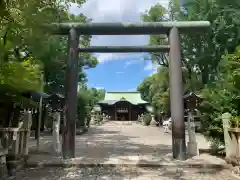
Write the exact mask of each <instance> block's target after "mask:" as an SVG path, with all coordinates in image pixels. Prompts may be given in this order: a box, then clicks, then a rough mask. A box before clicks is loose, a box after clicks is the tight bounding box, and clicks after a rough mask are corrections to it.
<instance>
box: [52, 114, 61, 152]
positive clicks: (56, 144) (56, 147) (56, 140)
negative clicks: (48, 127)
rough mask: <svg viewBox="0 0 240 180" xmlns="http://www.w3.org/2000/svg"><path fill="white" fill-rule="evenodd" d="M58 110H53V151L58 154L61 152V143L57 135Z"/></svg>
mask: <svg viewBox="0 0 240 180" xmlns="http://www.w3.org/2000/svg"><path fill="white" fill-rule="evenodd" d="M60 119H61V115H60V112H53V134H52V135H53V151H54V153H55V155H60V153H61V143H60V137H59V130H60Z"/></svg>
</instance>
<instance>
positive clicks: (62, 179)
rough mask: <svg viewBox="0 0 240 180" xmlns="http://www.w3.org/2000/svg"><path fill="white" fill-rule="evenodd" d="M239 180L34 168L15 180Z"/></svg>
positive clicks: (162, 171)
mask: <svg viewBox="0 0 240 180" xmlns="http://www.w3.org/2000/svg"><path fill="white" fill-rule="evenodd" d="M47 179H51V180H79V179H81V180H127V179H128V180H191V179H192V180H239V178H237V177H235V176H233V175H232V173H231V171H229V170H222V171H220V170H213V169H193V168H191V169H190V168H186V169H185V168H184V169H182V168H106V167H104V168H101V167H98V168H81V169H76V168H69V169H63V168H37V169H36V168H34V169H33V168H32V169H25V170H24V171H21V172H18V174H17V176H16V178H15V180H47Z"/></svg>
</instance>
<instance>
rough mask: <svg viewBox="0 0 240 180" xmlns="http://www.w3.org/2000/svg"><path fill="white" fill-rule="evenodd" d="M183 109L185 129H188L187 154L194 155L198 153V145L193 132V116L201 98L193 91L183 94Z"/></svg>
mask: <svg viewBox="0 0 240 180" xmlns="http://www.w3.org/2000/svg"><path fill="white" fill-rule="evenodd" d="M183 99H184V106H185V111H186V112H187V114H188V121H187V123H186V124H187V129H188V136H189V141H188V155H189V156H196V155H198V147H197V141H196V133H195V122H194V116H195V113H196V108H197V107H198V106H199V104H200V102H201V101H202V98H201V97H200V96H198V95H196V94H195V93H194V92H189V93H187V94H185V95H184V96H183Z"/></svg>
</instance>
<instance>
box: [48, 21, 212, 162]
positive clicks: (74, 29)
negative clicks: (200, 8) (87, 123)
mask: <svg viewBox="0 0 240 180" xmlns="http://www.w3.org/2000/svg"><path fill="white" fill-rule="evenodd" d="M209 27H210V23H209V22H208V21H183V22H145V23H85V24H80V23H56V24H53V25H50V28H52V30H53V32H54V34H59V35H68V41H69V42H68V44H69V47H68V48H69V49H68V64H67V75H66V84H65V89H66V96H65V97H66V104H65V105H66V109H65V116H66V124H65V131H64V135H63V156H64V158H74V157H75V134H76V125H75V124H76V113H77V111H76V110H77V83H78V79H77V75H78V55H79V52H98V53H109V52H111V53H123V52H162V53H163V52H168V51H169V54H170V56H169V57H170V58H169V76H170V78H169V79H170V104H171V117H172V151H173V158H175V159H179V160H184V159H185V158H186V142H185V127H184V103H183V80H182V69H181V55H180V41H179V34H180V33H202V32H204V31H205V30H206V29H208V28H209ZM148 34H167V35H168V37H169V45H159V46H124V47H122V46H95V47H79V36H80V35H148Z"/></svg>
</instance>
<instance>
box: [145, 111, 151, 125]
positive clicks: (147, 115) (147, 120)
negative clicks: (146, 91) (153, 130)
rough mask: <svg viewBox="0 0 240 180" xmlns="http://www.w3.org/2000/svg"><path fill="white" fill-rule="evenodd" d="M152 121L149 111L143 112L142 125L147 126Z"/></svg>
mask: <svg viewBox="0 0 240 180" xmlns="http://www.w3.org/2000/svg"><path fill="white" fill-rule="evenodd" d="M151 121H152V116H151V114H150V113H147V114H144V116H143V125H144V126H149V125H150V124H151Z"/></svg>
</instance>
